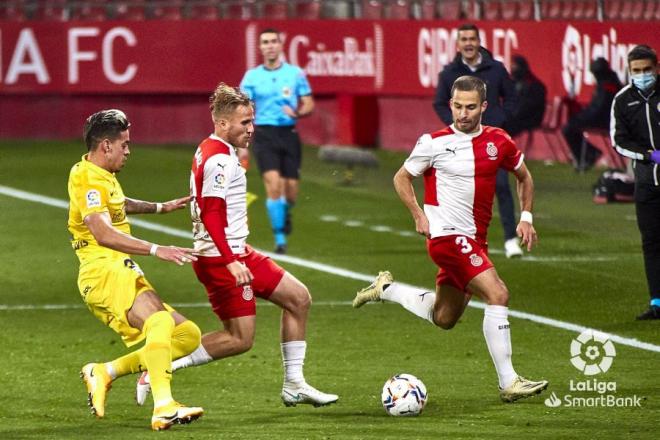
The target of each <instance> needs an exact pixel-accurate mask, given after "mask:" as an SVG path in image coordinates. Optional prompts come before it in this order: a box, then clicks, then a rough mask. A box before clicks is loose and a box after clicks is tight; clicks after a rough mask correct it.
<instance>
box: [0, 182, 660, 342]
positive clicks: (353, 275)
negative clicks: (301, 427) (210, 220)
mask: <svg viewBox="0 0 660 440" xmlns="http://www.w3.org/2000/svg"><path fill="white" fill-rule="evenodd" d="M0 194H4V195H6V196H9V197H14V198H17V199H20V200H26V201H30V202H35V203H41V204H43V205H48V206H53V207H57V208H64V209H68V207H69V203H68V202H66V201H64V200H60V199H56V198H54V197H48V196H44V195H40V194H35V193H31V192H27V191H22V190H19V189H15V188H11V187H8V186H4V185H0ZM131 224H132V225H135V226H139V227H142V228H144V229H149V230H152V231H157V232H161V233H164V234H168V235H172V236H175V237H181V238H186V239H190V232H188V231H184V230H181V229H176V228H172V227H169V226H163V225H159V224H157V223H152V222H149V221H145V220H140V219H136V218H132V219H131ZM260 252H262V253H263V254H264V255H268V256H269V257H270V258H272V259H274V260H279V261H283V262H286V263H290V264H293V265H296V266H301V267H305V268H308V269H314V270H317V271H319V272H324V273H328V274H331V275H337V276H340V277H344V278H349V279H354V280H359V281H364V282H368V283H370V282H372V281H373V278H374V277H373V275H367V274H362V273H359V272H354V271H352V270H348V269H342V268H340V267H335V266H331V265H328V264H323V263H316V262H313V261H307V260H304V259H302V258H298V257H293V256H290V255H279V254H274V253H271V252H266V251H261V250H260ZM401 284H404V283H401ZM408 286H410V285H408ZM417 288H420V289H424V287H417ZM337 304H338V305H339V304H343V303H342V302H338V303H337ZM468 305H469V306H470V307H474V308H478V309H484V308H485V304H484V303H482V302H479V301H470V303H469V304H468ZM17 307H18V306H17ZM25 307H31V306H25ZM51 308H52V309H56V308H57V305H52V307H51ZM0 310H9V309H8V308H5V306H3V307H0ZM509 316H512V317H514V318H520V319H525V320H528V321H533V322H536V323H539V324H544V325H547V326H549V327H555V328H559V329H563V330H568V331H572V332H577V333H582V332H583V331H585V330H589V329H590V327H586V326H583V325H579V324H573V323H570V322H565V321H560V320H557V319H552V318H546V317H545V316H540V315H535V314H532V313H526V312H520V311H517V310H513V309H509ZM593 330H596V329H593ZM597 331H599V332H600V333H602V334H603V335H605V336H607V337H608V338H609V339H610V340H612V341H613V342H616V343H617V344H621V345H626V346H629V347H634V348H638V349H640V350H645V351H651V352H656V353H660V345H655V344H651V343H648V342H643V341H640V340H638V339H634V338H626V337H623V336H619V335H615V334H612V333H607V332H602V331H600V330H597Z"/></svg>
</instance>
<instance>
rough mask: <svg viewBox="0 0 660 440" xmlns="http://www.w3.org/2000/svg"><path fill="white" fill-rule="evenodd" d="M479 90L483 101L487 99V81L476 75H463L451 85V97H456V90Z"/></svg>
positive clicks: (478, 92)
mask: <svg viewBox="0 0 660 440" xmlns="http://www.w3.org/2000/svg"><path fill="white" fill-rule="evenodd" d="M456 90H460V91H461V92H477V94H478V95H479V99H480V100H481V102H484V101H486V83H485V82H483V81H482V80H481V79H479V78H477V77H476V76H470V75H463V76H461V77H458V78H457V79H456V81H454V84H453V85H452V86H451V97H452V98H453V97H454V91H456Z"/></svg>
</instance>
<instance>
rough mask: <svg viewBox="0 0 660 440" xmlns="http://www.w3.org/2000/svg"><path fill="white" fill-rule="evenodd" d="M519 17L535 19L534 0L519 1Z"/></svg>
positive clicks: (520, 18)
mask: <svg viewBox="0 0 660 440" xmlns="http://www.w3.org/2000/svg"><path fill="white" fill-rule="evenodd" d="M518 19H519V20H532V19H534V0H520V1H519V2H518Z"/></svg>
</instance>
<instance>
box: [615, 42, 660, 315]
mask: <svg viewBox="0 0 660 440" xmlns="http://www.w3.org/2000/svg"><path fill="white" fill-rule="evenodd" d="M628 71H629V73H630V79H631V83H630V84H628V85H627V86H626V87H624V88H623V89H622V90H621V91H620V92H619V93H618V94H617V95H616V96H615V97H614V101H613V102H612V111H611V122H610V136H611V139H612V145H613V146H614V148H615V149H616V151H617V152H618V153H619V154H620V155H622V156H625V157H628V158H630V159H632V160H633V169H634V170H635V209H636V213H637V226H638V227H639V231H640V233H641V235H642V250H643V252H644V268H645V270H646V280H647V283H648V287H649V293H650V295H651V303H650V306H649V309H648V310H647V311H646V312H644V313H642V314H641V315H639V316H638V317H637V319H638V320H651V319H660V166H659V164H660V84H659V83H658V56H657V54H656V52H655V51H654V50H653V49H652V48H651V47H649V46H646V45H639V46H635V47H634V48H633V49H632V50H631V51H630V53H628Z"/></svg>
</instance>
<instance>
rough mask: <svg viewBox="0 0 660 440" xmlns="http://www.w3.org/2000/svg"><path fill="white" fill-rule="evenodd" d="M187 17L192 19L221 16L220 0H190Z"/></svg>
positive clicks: (214, 18)
mask: <svg viewBox="0 0 660 440" xmlns="http://www.w3.org/2000/svg"><path fill="white" fill-rule="evenodd" d="M186 3H187V5H186V6H187V8H188V10H187V13H186V18H189V19H191V20H217V19H218V18H219V16H220V15H219V12H220V10H219V9H218V6H219V5H218V2H217V1H215V0H198V1H188V2H186Z"/></svg>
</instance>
